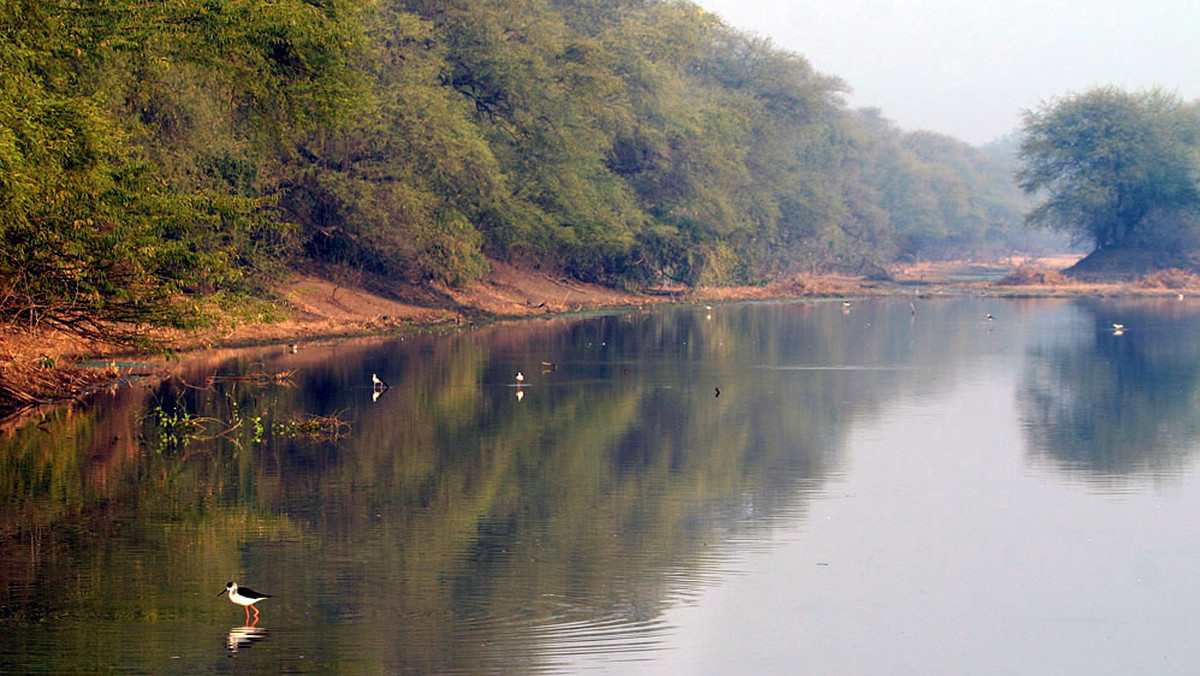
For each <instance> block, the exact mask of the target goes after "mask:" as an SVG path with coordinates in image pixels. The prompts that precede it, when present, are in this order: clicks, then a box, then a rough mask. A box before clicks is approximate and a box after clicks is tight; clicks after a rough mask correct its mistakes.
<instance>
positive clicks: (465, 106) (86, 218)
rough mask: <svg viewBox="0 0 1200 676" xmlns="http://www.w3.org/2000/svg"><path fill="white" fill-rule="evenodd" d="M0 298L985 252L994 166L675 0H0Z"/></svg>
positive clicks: (757, 273)
mask: <svg viewBox="0 0 1200 676" xmlns="http://www.w3.org/2000/svg"><path fill="white" fill-rule="evenodd" d="M0 59H3V62H4V64H5V66H4V68H3V70H0V319H7V320H9V321H13V320H17V321H22V322H29V323H43V322H48V323H52V324H57V325H60V326H63V327H65V328H69V329H72V330H77V331H82V332H87V331H94V330H100V329H101V328H102V327H104V326H110V327H111V326H114V325H120V326H125V327H131V328H136V327H138V326H142V325H147V324H169V325H181V326H182V325H187V324H189V323H192V322H194V321H197V320H198V319H200V318H202V317H203V315H204V313H203V306H204V305H205V304H211V303H212V302H213V301H214V300H219V299H221V298H224V297H227V296H229V295H236V294H242V293H245V292H246V291H248V290H252V289H253V288H254V287H255V285H258V284H261V283H263V281H264V280H269V279H271V278H272V277H274V276H278V275H280V274H284V273H285V272H286V270H287V269H288V268H289V267H291V266H294V265H297V264H302V263H306V262H316V263H318V264H320V265H326V266H334V267H337V268H344V269H354V270H361V271H363V272H365V273H370V274H373V275H377V276H380V277H383V278H389V279H394V280H401V281H405V282H410V283H425V282H429V281H437V282H443V283H448V284H466V283H469V282H471V281H472V280H474V279H477V278H478V277H479V276H480V275H481V274H483V273H484V272H485V271H486V269H487V265H488V259H489V258H498V259H509V260H517V261H520V260H526V261H531V262H536V263H537V264H539V265H546V266H551V267H553V268H555V269H558V270H561V271H563V272H565V273H567V274H571V275H574V276H576V277H578V278H580V279H586V280H593V281H601V282H606V283H612V284H633V285H638V284H648V283H655V282H657V281H662V280H675V281H679V282H683V283H686V284H722V283H747V282H756V281H761V280H764V279H767V278H769V277H770V276H772V275H777V274H782V273H787V272H789V271H792V270H795V269H799V268H803V269H811V268H813V267H815V266H841V267H854V266H858V265H861V264H863V263H864V262H867V261H870V262H873V263H883V262H886V261H887V260H888V259H890V258H892V257H921V256H937V255H949V254H952V253H961V252H963V251H966V250H969V249H971V248H979V247H984V246H992V247H1010V246H1012V243H1013V242H1015V241H1018V240H1019V239H1021V238H1022V235H1021V234H1020V232H1019V228H1018V225H1017V224H1018V222H1019V221H1020V217H1019V214H1020V209H1021V203H1022V200H1021V197H1020V194H1019V193H1018V192H1017V191H1016V190H1015V188H1014V187H1013V186H1012V184H1011V180H1009V168H1008V167H1007V166H1006V165H1005V164H1004V163H1003V162H1001V161H998V160H996V159H995V158H994V157H993V156H991V155H988V154H986V153H983V152H981V151H980V150H979V149H976V148H972V147H970V146H968V145H966V144H963V143H960V142H958V141H955V140H953V139H949V138H946V137H941V136H938V135H935V134H929V133H925V132H919V133H904V132H902V131H900V130H898V129H897V128H895V127H894V125H892V124H891V123H890V122H888V121H887V120H886V119H884V118H883V117H882V116H881V115H880V114H879V113H878V112H877V111H854V110H850V109H848V108H847V107H846V104H845V102H844V100H843V98H842V95H843V93H844V92H845V90H846V87H845V85H844V84H843V83H842V82H841V81H840V80H838V79H837V78H835V77H831V76H829V75H824V74H821V73H818V72H816V71H815V70H814V69H813V68H812V67H811V66H810V64H809V63H808V62H807V61H806V60H805V59H804V58H803V57H801V56H799V55H797V54H793V53H789V52H786V51H783V50H780V49H778V48H776V47H775V46H774V45H772V44H771V43H770V41H769V40H766V39H763V38H760V37H757V36H754V35H749V34H746V33H742V32H739V31H737V30H734V29H732V28H730V27H728V26H727V25H725V24H724V23H723V22H722V21H721V20H720V19H719V18H718V17H716V16H714V15H712V14H709V13H707V12H705V11H704V10H702V9H701V8H699V7H697V6H695V5H693V4H690V3H688V2H681V1H677V0H650V1H649V2H645V1H641V0H639V1H638V2H632V1H631V0H447V1H439V2H432V1H430V0H378V1H377V2H371V3H358V2H352V1H351V0H277V1H275V2H270V3H267V2H261V1H260V0H177V1H175V2H171V3H144V2H134V1H133V0H107V1H106V2H104V3H88V2H74V1H67V2H62V1H56V2H50V1H49V0H10V1H8V2H4V3H0Z"/></svg>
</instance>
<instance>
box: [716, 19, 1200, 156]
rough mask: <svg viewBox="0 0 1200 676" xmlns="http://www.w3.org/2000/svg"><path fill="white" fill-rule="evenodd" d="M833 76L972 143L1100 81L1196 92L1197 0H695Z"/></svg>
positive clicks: (887, 107)
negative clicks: (1027, 112) (1054, 100)
mask: <svg viewBox="0 0 1200 676" xmlns="http://www.w3.org/2000/svg"><path fill="white" fill-rule="evenodd" d="M694 1H695V2H696V4H698V5H700V6H701V7H703V8H704V9H706V10H707V11H709V12H712V13H714V14H717V15H720V16H721V17H722V18H723V19H725V22H726V23H727V24H729V25H731V26H733V27H735V28H738V29H741V30H746V31H750V32H753V33H757V34H759V35H761V36H765V37H769V38H770V39H771V41H772V42H773V43H774V44H775V45H776V46H777V47H780V48H782V49H785V50H787V51H790V52H795V53H797V54H801V55H803V56H804V57H805V58H806V59H808V61H809V63H811V64H812V66H813V67H814V68H816V69H817V70H818V71H819V72H821V73H823V74H825V75H833V76H837V77H839V78H841V79H842V80H843V81H844V82H845V83H846V84H847V85H848V86H849V87H850V88H851V89H852V90H853V91H852V92H851V94H849V95H848V96H847V102H848V103H849V105H850V106H852V107H854V108H860V107H876V108H879V109H881V110H882V111H883V116H884V117H885V118H888V119H890V120H892V121H894V122H895V123H896V124H898V125H899V126H900V127H901V128H902V129H904V130H907V131H915V130H918V129H927V130H930V131H935V132H939V133H943V134H948V135H950V136H954V137H956V138H959V139H961V140H964V141H967V142H969V143H972V144H976V145H980V144H984V143H987V142H989V141H994V140H996V139H997V138H1000V137H1001V136H1004V135H1005V134H1008V133H1010V132H1013V131H1016V130H1017V129H1018V128H1019V127H1020V124H1021V111H1022V110H1026V109H1033V110H1036V109H1037V108H1038V107H1039V106H1041V105H1042V104H1044V103H1047V102H1049V101H1051V100H1052V99H1053V98H1055V97H1063V96H1068V95H1070V94H1072V93H1080V92H1083V91H1086V90H1088V89H1091V88H1092V87H1095V86H1100V85H1116V86H1118V87H1121V88H1123V89H1127V90H1129V91H1139V90H1143V89H1149V88H1152V87H1161V88H1163V89H1165V90H1167V91H1171V92H1175V93H1176V94H1178V95H1179V96H1180V97H1182V98H1183V99H1184V100H1187V101H1193V100H1196V99H1200V2H1198V1H1197V0H694Z"/></svg>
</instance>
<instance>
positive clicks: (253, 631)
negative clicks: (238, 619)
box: [225, 618, 267, 653]
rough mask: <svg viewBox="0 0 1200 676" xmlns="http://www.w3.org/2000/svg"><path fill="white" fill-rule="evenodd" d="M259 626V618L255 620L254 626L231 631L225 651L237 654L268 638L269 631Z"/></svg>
mask: <svg viewBox="0 0 1200 676" xmlns="http://www.w3.org/2000/svg"><path fill="white" fill-rule="evenodd" d="M257 624H258V618H254V624H251V625H246V626H244V627H234V628H232V629H230V630H229V636H228V637H227V638H226V639H225V649H226V650H228V651H229V652H231V653H236V652H237V651H239V650H241V649H242V648H249V647H250V646H251V645H254V643H256V642H258V641H261V640H263V639H264V638H266V637H267V630H266V629H263V628H262V627H259V626H257Z"/></svg>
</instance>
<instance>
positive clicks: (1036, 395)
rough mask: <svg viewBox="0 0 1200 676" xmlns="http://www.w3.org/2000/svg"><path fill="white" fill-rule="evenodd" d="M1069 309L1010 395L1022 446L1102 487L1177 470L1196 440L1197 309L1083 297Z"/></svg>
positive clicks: (1199, 424) (1199, 381) (1199, 429)
mask: <svg viewBox="0 0 1200 676" xmlns="http://www.w3.org/2000/svg"><path fill="white" fill-rule="evenodd" d="M1074 308H1075V310H1076V311H1077V312H1078V314H1077V316H1076V317H1074V319H1073V321H1074V322H1075V323H1076V324H1077V326H1078V328H1079V330H1077V331H1074V332H1072V333H1070V334H1066V335H1063V336H1062V339H1061V340H1059V341H1056V342H1052V343H1046V344H1041V345H1036V346H1034V347H1031V349H1030V351H1029V358H1028V359H1026V360H1025V364H1024V368H1023V373H1022V377H1021V381H1022V382H1021V386H1020V391H1019V394H1018V396H1019V398H1020V401H1021V403H1022V413H1023V418H1024V426H1025V431H1026V434H1027V436H1028V439H1029V446H1030V451H1031V453H1032V454H1033V455H1034V457H1035V458H1038V459H1040V460H1042V461H1045V462H1051V463H1054V464H1055V465H1056V466H1057V467H1059V468H1060V469H1061V470H1062V471H1065V472H1069V473H1072V474H1079V475H1081V476H1082V477H1083V478H1085V479H1087V480H1089V481H1096V482H1099V483H1102V484H1107V485H1113V484H1114V482H1115V484H1116V485H1120V484H1121V483H1123V482H1124V481H1125V480H1126V479H1127V478H1129V477H1131V476H1133V477H1136V476H1141V475H1147V476H1150V477H1165V476H1172V475H1178V474H1179V473H1180V472H1181V471H1182V470H1183V469H1184V468H1185V467H1187V466H1189V465H1190V463H1191V458H1192V455H1193V454H1194V452H1195V448H1196V444H1197V440H1198V439H1200V417H1198V416H1196V415H1195V414H1194V412H1195V410H1196V407H1195V404H1196V402H1197V399H1198V390H1197V388H1198V385H1200V345H1198V344H1197V342H1196V341H1195V339H1194V336H1195V330H1196V329H1197V327H1200V306H1195V305H1193V304H1186V303H1179V302H1177V301H1175V300H1159V301H1141V302H1138V303H1129V302H1119V301H1082V302H1079V303H1076V304H1075V306H1074ZM1118 319H1119V321H1117V320H1118ZM1114 325H1119V326H1120V327H1121V328H1119V329H1114Z"/></svg>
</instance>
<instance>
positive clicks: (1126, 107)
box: [1017, 87, 1200, 251]
mask: <svg viewBox="0 0 1200 676" xmlns="http://www.w3.org/2000/svg"><path fill="white" fill-rule="evenodd" d="M1023 131H1024V138H1023V140H1022V142H1021V146H1020V159H1021V161H1022V163H1023V164H1022V167H1021V169H1020V171H1019V173H1018V175H1017V176H1018V180H1019V181H1020V185H1021V188H1022V189H1023V190H1024V191H1025V192H1027V193H1029V194H1031V195H1035V196H1038V197H1040V198H1041V201H1040V203H1039V204H1038V205H1037V206H1036V208H1034V209H1033V211H1032V212H1030V214H1029V216H1028V220H1029V222H1030V223H1032V224H1035V225H1041V226H1048V227H1051V228H1056V229H1060V230H1064V231H1067V232H1069V233H1072V234H1074V235H1076V236H1080V237H1083V238H1086V239H1088V240H1090V241H1091V242H1093V243H1094V245H1095V248H1096V250H1098V251H1099V250H1106V249H1121V248H1129V247H1150V248H1157V247H1165V248H1168V249H1180V248H1183V247H1185V246H1190V245H1194V243H1195V234H1196V232H1195V231H1196V227H1197V218H1196V217H1197V215H1200V214H1197V211H1196V210H1197V208H1200V116H1198V115H1197V110H1196V108H1195V107H1194V106H1188V105H1185V104H1184V103H1183V102H1182V101H1181V100H1180V99H1179V97H1178V96H1176V95H1173V94H1170V93H1167V92H1164V91H1162V90H1157V89H1155V90H1150V91H1145V92H1140V93H1130V92H1125V91H1122V90H1119V89H1116V88H1114V87H1101V88H1096V89H1092V90H1089V91H1087V92H1084V93H1082V94H1078V95H1074V96H1069V97H1066V98H1062V99H1055V100H1052V101H1050V102H1049V103H1047V104H1045V105H1043V106H1042V107H1041V108H1040V109H1038V110H1036V111H1026V113H1025V114H1024V120H1023ZM1188 242H1190V243H1191V244H1187V243H1188Z"/></svg>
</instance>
